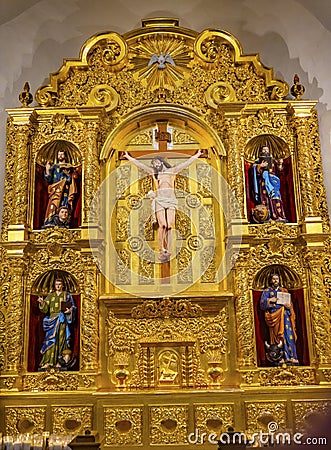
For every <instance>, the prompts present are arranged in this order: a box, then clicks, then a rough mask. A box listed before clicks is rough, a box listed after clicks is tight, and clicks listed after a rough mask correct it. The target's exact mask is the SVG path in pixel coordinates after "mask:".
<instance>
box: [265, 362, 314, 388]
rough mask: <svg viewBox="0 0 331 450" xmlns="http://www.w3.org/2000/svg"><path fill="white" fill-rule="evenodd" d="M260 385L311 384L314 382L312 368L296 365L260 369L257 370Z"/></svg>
mask: <svg viewBox="0 0 331 450" xmlns="http://www.w3.org/2000/svg"><path fill="white" fill-rule="evenodd" d="M259 383H260V385H261V386H282V385H283V386H298V385H312V384H317V383H316V373H315V370H314V369H304V368H299V367H298V368H296V367H287V368H284V369H282V368H278V369H271V368H270V369H268V370H261V371H260V372H259Z"/></svg>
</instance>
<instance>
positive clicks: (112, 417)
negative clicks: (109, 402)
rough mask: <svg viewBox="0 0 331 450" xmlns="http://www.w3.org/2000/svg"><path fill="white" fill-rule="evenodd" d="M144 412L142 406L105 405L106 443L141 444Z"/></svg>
mask: <svg viewBox="0 0 331 450" xmlns="http://www.w3.org/2000/svg"><path fill="white" fill-rule="evenodd" d="M142 413H143V412H142V408H141V407H136V408H134V407H132V408H128V407H127V408H114V407H105V408H104V423H105V445H109V446H112V445H141V444H142V442H143V441H142Z"/></svg>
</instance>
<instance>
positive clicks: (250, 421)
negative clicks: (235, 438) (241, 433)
mask: <svg viewBox="0 0 331 450" xmlns="http://www.w3.org/2000/svg"><path fill="white" fill-rule="evenodd" d="M245 410H246V429H247V431H248V432H249V433H254V432H259V431H261V430H262V431H268V423H270V422H276V424H277V425H278V428H280V429H284V428H286V426H287V423H288V422H287V413H286V401H280V402H279V401H278V402H277V401H275V402H259V401H258V402H245Z"/></svg>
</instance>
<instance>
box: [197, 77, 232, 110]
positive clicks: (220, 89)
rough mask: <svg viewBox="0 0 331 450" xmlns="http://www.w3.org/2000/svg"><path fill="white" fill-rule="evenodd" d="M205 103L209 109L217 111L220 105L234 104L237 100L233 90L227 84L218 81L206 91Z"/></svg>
mask: <svg viewBox="0 0 331 450" xmlns="http://www.w3.org/2000/svg"><path fill="white" fill-rule="evenodd" d="M205 95H206V102H207V104H208V105H209V106H210V107H211V108H215V109H217V108H218V106H219V104H220V103H223V102H235V101H236V100H237V98H236V93H235V90H234V88H233V87H232V86H231V85H230V84H228V83H223V82H222V81H219V82H218V83H214V84H212V85H211V86H209V88H208V89H207V90H206V94H205Z"/></svg>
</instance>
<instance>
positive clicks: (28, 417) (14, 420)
mask: <svg viewBox="0 0 331 450" xmlns="http://www.w3.org/2000/svg"><path fill="white" fill-rule="evenodd" d="M23 420H25V422H26V425H27V426H28V429H25V430H24V429H22V428H21V426H20V425H21V424H22V422H23ZM5 421H6V434H7V435H12V436H15V435H17V434H21V433H33V434H42V432H43V431H44V430H45V424H46V407H45V406H40V407H33V408H32V407H28V406H22V407H13V406H8V407H6V408H5Z"/></svg>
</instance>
